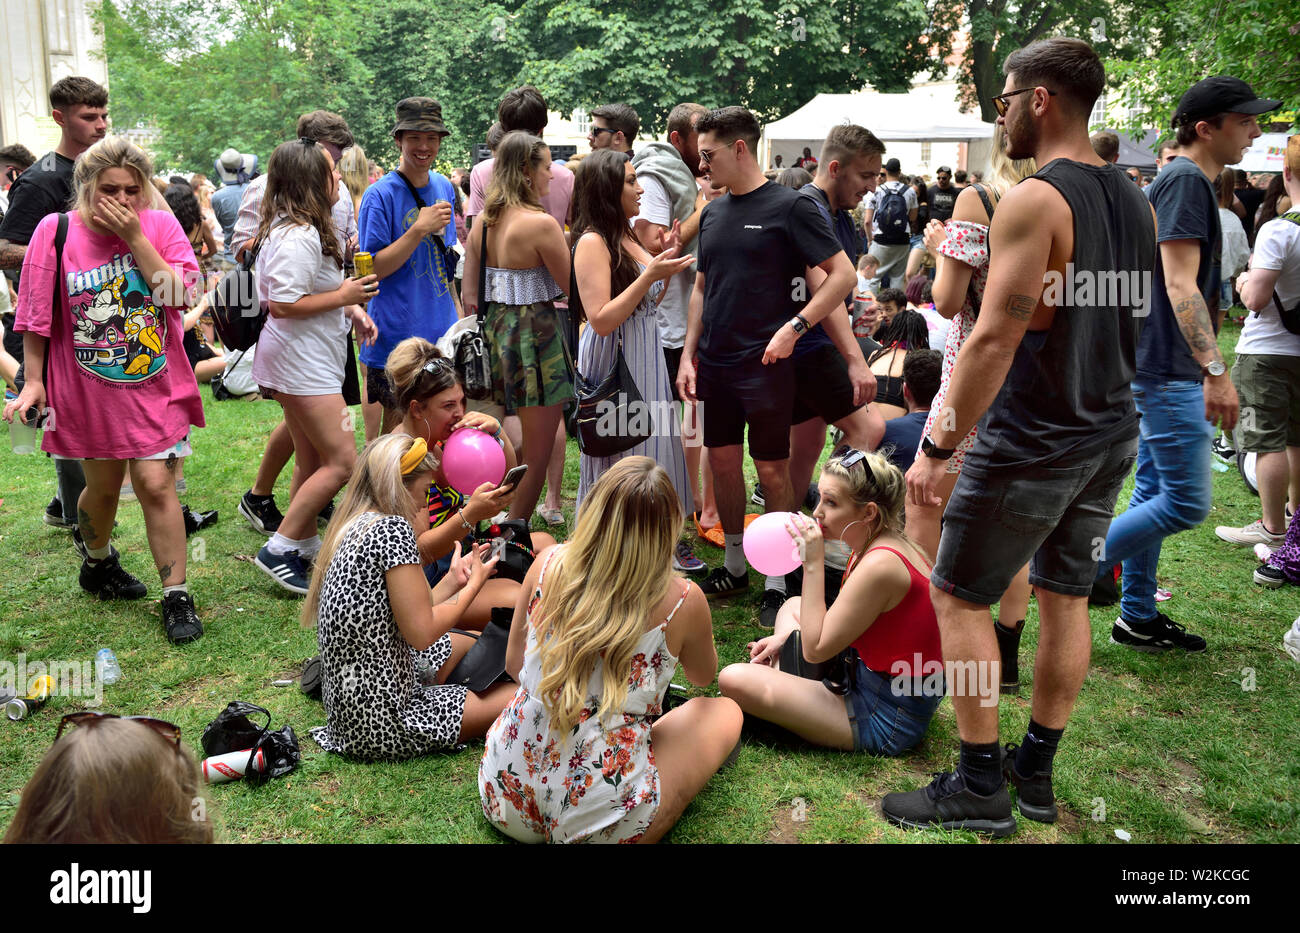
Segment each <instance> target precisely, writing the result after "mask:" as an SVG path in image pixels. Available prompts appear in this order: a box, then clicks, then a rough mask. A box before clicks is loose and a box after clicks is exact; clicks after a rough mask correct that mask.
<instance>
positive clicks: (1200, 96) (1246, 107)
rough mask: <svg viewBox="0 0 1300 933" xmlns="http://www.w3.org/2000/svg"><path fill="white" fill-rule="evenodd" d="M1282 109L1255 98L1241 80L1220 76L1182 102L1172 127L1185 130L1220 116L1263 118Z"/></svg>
mask: <svg viewBox="0 0 1300 933" xmlns="http://www.w3.org/2000/svg"><path fill="white" fill-rule="evenodd" d="M1281 106H1282V102H1281V101H1280V100H1267V99H1265V98H1261V97H1257V96H1255V91H1254V90H1253V89H1252V88H1251V86H1250V85H1249V84H1247V83H1246V82H1245V81H1243V80H1241V79H1240V78H1233V77H1230V76H1228V75H1217V76H1215V77H1213V78H1204V79H1202V80H1200V81H1197V82H1196V83H1195V84H1193V85H1192V86H1191V87H1190V88H1188V89H1187V93H1185V94H1183V96H1182V97H1180V98H1179V99H1178V109H1177V110H1175V111H1174V119H1173V122H1172V125H1173V126H1175V127H1178V126H1183V125H1184V124H1188V123H1195V122H1196V121H1197V120H1204V119H1206V118H1208V117H1213V116H1215V115H1217V114H1220V113H1249V114H1255V115H1258V114H1261V113H1268V112H1269V111H1270V110H1276V109H1277V108H1279V107H1281Z"/></svg>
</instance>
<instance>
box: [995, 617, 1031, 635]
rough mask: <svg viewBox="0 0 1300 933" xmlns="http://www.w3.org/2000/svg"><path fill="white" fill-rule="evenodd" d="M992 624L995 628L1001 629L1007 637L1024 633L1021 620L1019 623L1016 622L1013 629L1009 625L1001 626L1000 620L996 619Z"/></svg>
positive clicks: (1022, 620) (1023, 623)
mask: <svg viewBox="0 0 1300 933" xmlns="http://www.w3.org/2000/svg"><path fill="white" fill-rule="evenodd" d="M993 624H994V626H996V627H997V628H999V629H1001V630H1002V631H1003V632H1006V633H1007V634H1008V635H1019V634H1020V633H1021V632H1022V631H1024V628H1025V620H1024V619H1021V620H1020V621H1019V622H1017V623H1016V625H1015V628H1012V627H1011V626H1010V625H1003V624H1002V620H1001V619H998V620H997V621H996V622H994V623H993Z"/></svg>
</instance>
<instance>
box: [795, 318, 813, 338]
mask: <svg viewBox="0 0 1300 933" xmlns="http://www.w3.org/2000/svg"><path fill="white" fill-rule="evenodd" d="M790 326H791V327H793V328H794V332H795V333H796V334H805V333H807V332H808V328H810V327H812V325H811V324H809V323H808V319H807V318H806V317H804V316H803V315H802V314H796V315H795V316H794V317H792V318H790Z"/></svg>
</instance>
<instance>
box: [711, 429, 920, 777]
mask: <svg viewBox="0 0 1300 933" xmlns="http://www.w3.org/2000/svg"><path fill="white" fill-rule="evenodd" d="M842 450H843V452H842V453H839V455H837V456H835V457H832V458H831V459H830V460H828V461H827V462H826V466H825V467H824V468H823V469H822V475H821V479H820V480H819V481H818V483H817V488H818V491H819V492H820V493H821V501H820V502H819V503H818V505H817V509H816V511H814V512H813V517H814V518H815V519H816V521H810V520H808V519H807V518H806V517H805V516H803V515H796V516H794V518H793V519H792V520H791V522H790V524H789V526H788V527H789V531H790V536H791V539H792V540H793V541H795V542H798V541H802V542H803V553H804V559H803V570H804V578H803V593H802V595H801V596H799V597H796V598H793V599H789V600H787V601H786V603H785V605H784V606H782V607H781V611H780V612H779V613H778V614H777V618H776V627H775V630H774V631H773V634H771V635H769V636H768V637H767V638H764V639H761V640H760V641H757V642H754V643H753V644H751V645H750V646H749V652H750V660H749V663H748V664H732V665H729V666H728V667H726V668H723V670H722V673H721V674H719V675H718V687H719V688H720V689H721V691H722V694H723V696H729V697H731V698H732V699H734V700H735V701H736V702H737V703H739V704H740V707H741V709H743V710H744V711H745V712H746V713H749V714H750V715H751V716H757V717H758V718H760V719H766V720H768V721H769V722H774V723H776V724H777V725H779V726H783V727H785V728H786V729H789V730H790V731H791V732H794V733H796V734H797V735H799V736H801V737H802V738H804V739H807V740H808V741H809V742H812V743H814V744H816V745H823V746H826V747H828V748H838V749H842V750H844V751H856V752H870V753H872V754H876V755H891V756H892V755H898V754H901V753H902V752H904V751H906V750H907V749H909V748H911V747H912V746H914V745H916V744H917V743H918V742H920V741H921V738H922V737H923V736H924V735H925V731H926V728H927V727H928V726H929V724H930V718H931V717H932V716H933V715H934V711H935V709H936V708H937V707H938V706H939V702H940V701H941V700H942V699H943V689H942V683H941V681H940V678H938V677H936V676H932V675H934V674H935V672H937V671H939V670H942V664H943V653H942V651H941V650H940V646H939V627H938V623H937V622H936V620H935V615H934V608H933V606H931V604H930V578H929V574H930V562H929V561H928V560H927V559H926V557H925V555H924V554H923V553H922V552H921V551H920V550H919V549H918V548H917V547H916V546H915V545H914V544H912V543H911V542H910V541H908V540H907V537H906V536H905V535H904V534H903V503H904V500H905V499H906V497H907V486H906V484H905V483H904V481H903V474H902V473H900V472H899V470H898V468H897V467H895V466H894V465H893V464H891V463H890V462H889V461H888V460H886V459H885V458H884V457H883V456H881V455H879V454H872V453H863V452H862V451H858V450H852V449H851V448H843V449H842ZM823 536H825V537H826V538H840V539H842V540H843V541H844V542H845V543H846V544H848V545H849V547H851V548H852V550H853V557H852V559H851V560H850V561H849V566H848V569H847V570H845V571H844V575H843V578H842V582H841V581H840V580H836V579H834V578H833V577H832V576H830V575H828V574H827V572H826V570H825V564H824V550H825V549H824V538H823ZM828 603H829V604H830V605H829V606H828V605H827V604H828ZM795 631H798V632H799V633H800V637H801V642H802V646H803V658H804V660H805V661H806V662H808V663H812V664H816V663H818V662H822V661H829V660H831V659H832V658H834V657H836V656H837V655H838V654H839V653H840V652H842V651H843V650H844V649H845V648H849V647H852V648H854V649H855V650H856V655H851V661H852V663H851V665H850V677H849V689H848V692H847V694H845V695H842V696H841V695H840V694H839V693H837V692H833V691H832V690H831V689H830V688H829V687H828V686H826V685H824V684H823V682H822V681H821V680H811V679H808V678H806V677H799V676H796V675H795V674H791V673H787V672H785V671H781V670H779V669H778V667H777V659H778V658H779V656H780V655H781V648H782V646H783V645H784V644H785V641H786V639H788V638H790V637H791V634H792V633H793V632H795ZM918 659H919V660H920V665H921V666H920V669H917V668H916V665H917V660H918Z"/></svg>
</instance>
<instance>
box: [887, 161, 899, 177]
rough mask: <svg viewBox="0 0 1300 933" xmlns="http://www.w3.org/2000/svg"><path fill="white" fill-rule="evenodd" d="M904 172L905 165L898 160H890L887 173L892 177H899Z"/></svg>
mask: <svg viewBox="0 0 1300 933" xmlns="http://www.w3.org/2000/svg"><path fill="white" fill-rule="evenodd" d="M902 170H903V165H902V163H901V162H899V161H898V160H897V159H890V160H889V161H888V162H886V163H885V171H886V172H888V173H889V174H891V175H897V174H898V173H899V172H901V171H902Z"/></svg>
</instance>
